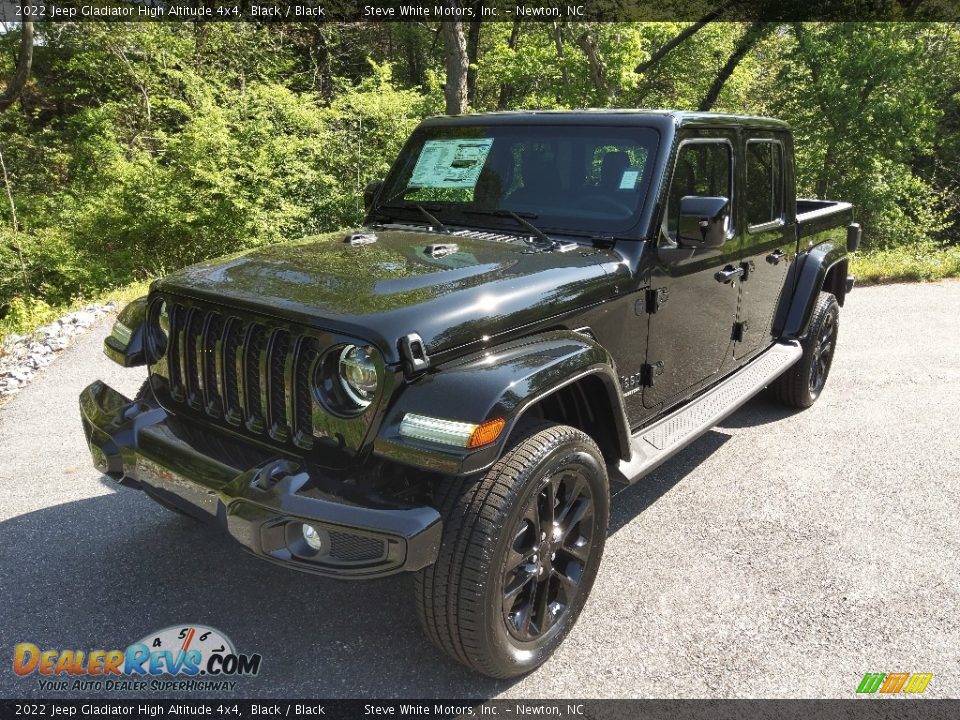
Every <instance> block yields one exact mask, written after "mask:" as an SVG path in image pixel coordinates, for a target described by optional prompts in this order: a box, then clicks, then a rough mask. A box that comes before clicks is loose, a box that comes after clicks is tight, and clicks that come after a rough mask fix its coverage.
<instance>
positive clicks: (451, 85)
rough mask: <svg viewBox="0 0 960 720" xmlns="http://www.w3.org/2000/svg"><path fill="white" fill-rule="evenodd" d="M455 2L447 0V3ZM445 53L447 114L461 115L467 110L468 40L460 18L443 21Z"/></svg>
mask: <svg viewBox="0 0 960 720" xmlns="http://www.w3.org/2000/svg"><path fill="white" fill-rule="evenodd" d="M452 4H453V3H452V2H451V1H450V0H447V5H448V6H451V5H452ZM441 26H442V29H443V44H444V54H445V55H446V58H447V81H446V84H445V85H444V86H443V94H444V97H445V98H446V101H447V115H461V114H463V113H464V112H466V110H467V69H468V67H469V65H470V61H469V58H468V57H467V40H466V38H465V37H464V35H463V23H462V22H460V21H459V20H452V21H450V22H443V23H441Z"/></svg>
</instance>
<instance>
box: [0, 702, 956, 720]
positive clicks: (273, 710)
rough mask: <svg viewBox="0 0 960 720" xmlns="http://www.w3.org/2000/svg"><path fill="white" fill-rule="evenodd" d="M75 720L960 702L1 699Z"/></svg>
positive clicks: (619, 714) (851, 707) (710, 717)
mask: <svg viewBox="0 0 960 720" xmlns="http://www.w3.org/2000/svg"><path fill="white" fill-rule="evenodd" d="M70 717H75V718H89V717H113V718H121V717H128V718H166V717H173V718H216V719H217V720H220V719H221V718H230V719H232V720H248V719H250V718H258V719H262V718H278V717H283V718H318V719H323V720H340V719H341V718H342V719H344V720H346V719H347V718H349V719H351V720H353V719H356V718H400V717H406V718H461V717H462V718H484V717H489V718H496V720H504V719H505V718H506V719H511V718H523V719H527V718H541V717H548V718H563V719H565V720H605V719H606V718H610V720H614V719H616V720H620V719H621V718H622V719H624V720H660V719H661V718H662V719H663V720H761V719H763V720H813V719H815V718H841V719H843V720H860V718H863V719H864V720H867V719H870V720H873V719H876V718H896V719H897V720H912V719H913V718H916V719H917V720H927V719H928V718H950V719H951V720H952V719H954V718H958V717H960V700H935V699H932V698H931V699H927V700H919V699H917V700H914V699H909V700H908V699H893V698H891V699H867V698H863V699H850V700H566V699H563V700H410V701H407V700H157V699H144V700H129V699H124V700H0V720H7V719H8V718H70Z"/></svg>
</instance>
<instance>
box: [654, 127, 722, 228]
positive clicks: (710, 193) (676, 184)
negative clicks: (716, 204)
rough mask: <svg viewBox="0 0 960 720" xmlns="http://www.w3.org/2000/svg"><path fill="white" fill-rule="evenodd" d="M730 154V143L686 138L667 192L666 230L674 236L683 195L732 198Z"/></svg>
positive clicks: (679, 152)
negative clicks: (689, 140) (687, 139)
mask: <svg viewBox="0 0 960 720" xmlns="http://www.w3.org/2000/svg"><path fill="white" fill-rule="evenodd" d="M732 177H733V155H732V149H731V147H730V144H729V143H728V142H726V141H722V140H710V141H706V142H688V143H685V144H684V145H682V146H681V147H680V150H679V151H678V153H677V164H676V166H675V167H674V170H673V181H672V182H671V183H670V192H669V194H668V196H667V209H666V220H667V234H668V235H669V236H670V237H671V238H675V237H676V236H677V221H678V219H679V215H678V213H679V211H680V199H681V198H683V197H685V196H687V195H697V196H701V197H725V198H730V199H731V200H732V199H733V195H732V189H731V185H732V183H731V178H732Z"/></svg>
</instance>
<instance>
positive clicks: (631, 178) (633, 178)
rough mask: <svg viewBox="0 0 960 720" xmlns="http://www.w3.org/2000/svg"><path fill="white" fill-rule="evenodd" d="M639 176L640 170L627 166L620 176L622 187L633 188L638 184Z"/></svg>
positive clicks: (625, 188)
mask: <svg viewBox="0 0 960 720" xmlns="http://www.w3.org/2000/svg"><path fill="white" fill-rule="evenodd" d="M638 177H640V171H639V170H632V169H630V168H627V169H626V170H624V171H623V176H622V177H621V178H620V189H621V190H633V189H634V188H635V187H636V186H637V178H638Z"/></svg>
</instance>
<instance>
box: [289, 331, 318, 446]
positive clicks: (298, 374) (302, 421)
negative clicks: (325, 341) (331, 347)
mask: <svg viewBox="0 0 960 720" xmlns="http://www.w3.org/2000/svg"><path fill="white" fill-rule="evenodd" d="M319 355H320V351H319V344H318V343H317V341H316V340H314V339H313V338H309V337H305V338H302V339H301V340H300V346H299V348H298V350H297V356H296V359H295V362H294V368H293V387H294V390H295V392H293V393H292V396H293V400H294V403H293V416H294V421H293V441H294V442H295V443H296V444H297V445H299V446H300V447H303V448H306V449H310V448H311V447H312V446H313V394H312V393H311V391H310V388H311V386H312V382H311V379H310V371H311V370H312V369H313V364H314V363H315V362H316V361H317V358H318V357H319Z"/></svg>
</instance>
